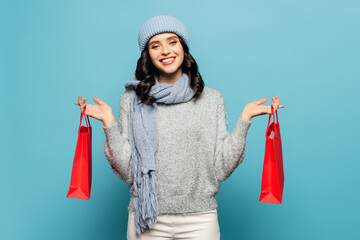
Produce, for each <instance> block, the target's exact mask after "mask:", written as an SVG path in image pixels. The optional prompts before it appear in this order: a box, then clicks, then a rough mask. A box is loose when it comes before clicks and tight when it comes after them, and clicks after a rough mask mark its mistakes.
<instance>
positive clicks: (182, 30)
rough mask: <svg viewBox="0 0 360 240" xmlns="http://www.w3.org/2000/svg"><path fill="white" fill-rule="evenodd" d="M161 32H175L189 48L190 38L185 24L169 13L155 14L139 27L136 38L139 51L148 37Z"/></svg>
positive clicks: (142, 48)
mask: <svg viewBox="0 0 360 240" xmlns="http://www.w3.org/2000/svg"><path fill="white" fill-rule="evenodd" d="M163 32H172V33H176V34H177V35H178V36H179V37H181V38H182V39H183V40H184V42H185V43H186V45H187V47H188V48H189V49H190V39H189V35H188V32H187V30H186V27H185V25H184V24H183V23H182V22H180V20H178V19H176V18H175V17H174V16H172V15H170V14H164V15H157V16H155V17H152V18H150V19H148V20H147V21H146V22H145V23H144V24H143V25H142V27H141V29H140V31H139V34H138V40H139V47H140V51H141V52H142V51H143V50H144V48H145V46H146V44H147V42H148V41H149V39H150V38H151V37H152V36H154V35H156V34H158V33H163Z"/></svg>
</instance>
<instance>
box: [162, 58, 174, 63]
mask: <svg viewBox="0 0 360 240" xmlns="http://www.w3.org/2000/svg"><path fill="white" fill-rule="evenodd" d="M173 59H174V58H168V59H165V60H162V62H170V61H172V60H173Z"/></svg>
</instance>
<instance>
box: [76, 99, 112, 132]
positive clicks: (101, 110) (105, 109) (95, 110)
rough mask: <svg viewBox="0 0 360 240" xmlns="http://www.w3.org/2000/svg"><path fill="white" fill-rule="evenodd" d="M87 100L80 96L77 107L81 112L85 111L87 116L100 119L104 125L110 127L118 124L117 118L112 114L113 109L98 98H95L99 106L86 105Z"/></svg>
mask: <svg viewBox="0 0 360 240" xmlns="http://www.w3.org/2000/svg"><path fill="white" fill-rule="evenodd" d="M85 101H86V98H84V99H81V95H80V94H79V96H78V102H76V103H75V104H76V105H79V106H80V110H81V112H82V111H83V110H84V107H85V106H86V109H85V115H88V116H90V117H93V118H95V119H98V120H100V121H102V122H103V123H104V125H105V126H110V125H112V124H113V123H115V122H116V120H115V117H114V115H113V113H112V108H111V107H110V106H109V105H107V104H106V103H105V102H102V101H100V99H98V98H94V102H96V103H97V104H99V105H90V104H85Z"/></svg>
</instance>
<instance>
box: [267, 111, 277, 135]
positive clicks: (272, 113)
mask: <svg viewBox="0 0 360 240" xmlns="http://www.w3.org/2000/svg"><path fill="white" fill-rule="evenodd" d="M275 113H276V123H275V114H274V107H273V105H271V114H270V116H269V122H268V125H267V128H266V132H265V137H266V138H268V137H269V136H270V133H269V126H270V119H271V115H272V116H273V118H274V124H277V123H279V119H278V114H277V110H276V111H275ZM274 131H275V135H276V133H277V131H276V127H274Z"/></svg>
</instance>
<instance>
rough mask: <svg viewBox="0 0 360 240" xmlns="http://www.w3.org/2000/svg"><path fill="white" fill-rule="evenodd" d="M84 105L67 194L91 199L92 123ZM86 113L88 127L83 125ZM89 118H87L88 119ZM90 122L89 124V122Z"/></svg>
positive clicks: (71, 196) (70, 196) (69, 196)
mask: <svg viewBox="0 0 360 240" xmlns="http://www.w3.org/2000/svg"><path fill="white" fill-rule="evenodd" d="M85 109H86V106H85V107H84V110H83V112H82V113H81V115H80V125H79V131H78V140H77V144H76V150H75V157H74V163H73V168H72V173H71V181H70V189H69V192H68V194H67V197H68V198H81V199H86V200H89V199H90V191H91V173H92V171H91V170H92V169H91V167H92V166H91V165H92V150H91V149H92V148H91V135H92V133H91V125H90V120H89V116H87V115H85ZM83 115H84V118H85V121H86V127H85V126H81V121H82V116H83ZM86 119H87V120H86ZM88 122H89V124H88Z"/></svg>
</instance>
